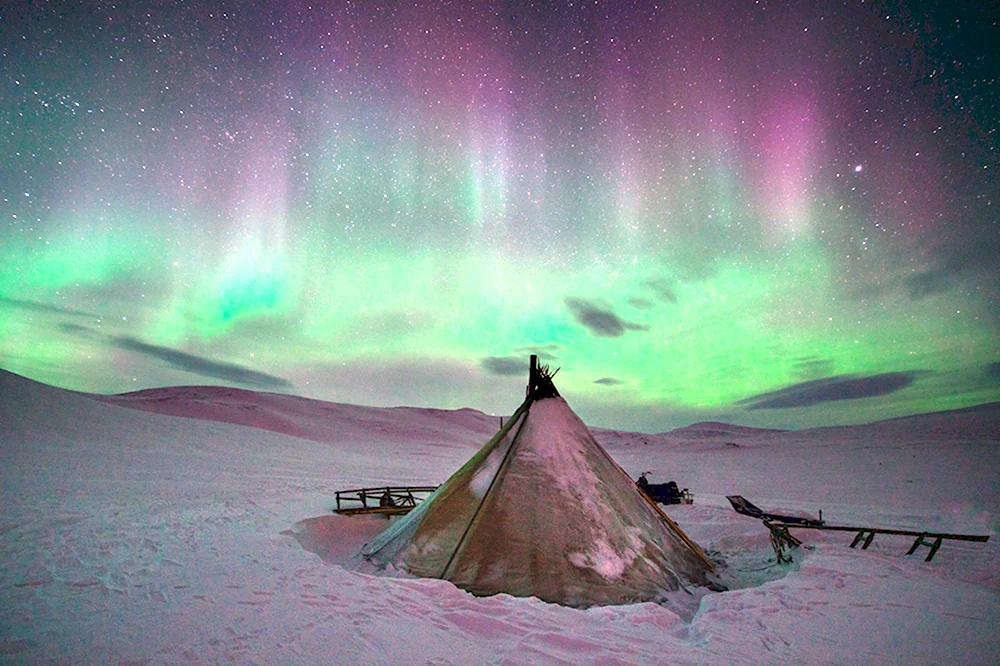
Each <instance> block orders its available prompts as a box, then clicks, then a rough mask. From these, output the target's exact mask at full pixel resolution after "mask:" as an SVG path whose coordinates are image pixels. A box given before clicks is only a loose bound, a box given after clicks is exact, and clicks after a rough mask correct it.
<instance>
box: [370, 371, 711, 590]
mask: <svg viewBox="0 0 1000 666" xmlns="http://www.w3.org/2000/svg"><path fill="white" fill-rule="evenodd" d="M362 555H363V557H364V558H365V559H367V560H368V561H369V562H372V563H373V564H375V565H377V566H388V565H392V566H394V567H396V568H399V569H403V570H405V571H407V572H409V573H411V574H413V575H415V576H422V577H428V578H443V579H446V580H449V581H451V582H453V583H454V584H455V585H457V586H458V587H461V588H463V589H465V590H468V591H469V592H472V593H473V594H477V595H490V594H497V593H500V592H505V593H507V594H511V595H514V596H522V597H527V596H534V597H538V598H540V599H543V600H545V601H550V602H554V603H560V604H564V605H568V606H578V607H585V606H593V605H601V604H621V603H632V602H637V601H645V600H650V599H653V598H654V597H657V596H659V595H661V594H663V593H664V592H667V591H671V590H677V589H679V588H681V587H683V586H684V585H685V584H687V583H689V582H690V583H694V584H703V583H705V582H706V578H705V576H706V573H707V571H708V570H709V569H710V568H711V563H710V562H709V561H708V560H707V559H705V556H704V555H703V554H702V553H701V551H700V550H699V549H698V547H697V546H696V545H694V543H693V542H691V541H690V539H688V538H687V537H686V536H685V535H684V534H683V532H681V531H680V528H679V527H677V526H676V524H674V523H673V522H672V521H670V519H669V518H667V517H666V515H665V514H663V512H662V511H660V510H659V509H658V507H656V506H655V505H653V504H652V503H651V502H650V501H648V499H647V498H645V497H644V496H643V495H642V494H641V493H640V492H639V490H638V489H637V488H636V486H635V484H634V482H633V481H632V479H631V478H630V477H629V476H628V474H627V473H626V472H625V471H624V470H622V469H621V467H619V466H618V465H617V464H616V463H615V462H614V460H612V459H611V457H610V456H609V455H608V453H607V452H606V451H605V450H604V449H603V448H602V447H601V445H600V444H598V443H597V441H596V440H595V439H594V437H593V435H592V434H591V433H590V431H589V430H588V429H587V426H586V425H584V423H583V422H582V421H581V420H580V418H579V417H578V416H577V415H576V414H575V413H574V412H573V410H572V409H570V407H569V405H568V404H567V403H566V401H565V400H563V399H562V398H561V397H560V396H559V393H558V392H557V391H556V389H555V386H554V385H553V384H552V382H551V377H550V376H548V373H547V371H546V369H542V370H541V371H536V370H535V359H534V357H532V378H531V380H530V382H529V386H528V397H527V398H526V399H525V401H524V403H523V404H522V405H521V406H520V407H519V408H518V410H517V411H516V412H515V413H514V415H513V416H512V417H511V418H510V420H508V422H507V423H506V424H505V425H504V426H503V427H502V428H501V429H500V431H499V432H498V433H497V434H496V435H495V436H494V437H493V439H491V440H490V441H489V442H488V443H487V444H486V445H485V446H484V447H483V448H482V449H480V450H479V451H478V452H477V453H476V454H475V455H474V456H473V457H472V458H471V459H470V460H469V461H468V462H467V463H466V464H465V465H463V466H462V468H461V469H459V470H458V471H457V472H456V473H455V474H454V475H452V477H451V478H450V479H448V480H447V481H446V482H445V483H444V484H443V485H442V486H441V487H440V488H438V489H437V491H435V492H434V493H433V494H432V495H431V496H430V497H428V498H427V499H426V500H425V501H424V502H422V503H421V504H420V505H419V506H417V508H415V509H414V510H413V511H411V512H410V513H409V514H407V515H406V516H405V517H404V518H401V519H400V520H399V521H398V522H396V523H394V524H392V525H391V526H390V527H389V528H388V529H386V530H385V531H384V532H382V534H380V535H379V536H378V537H377V538H376V539H375V540H374V541H372V542H371V543H369V544H367V545H366V546H365V548H364V549H363V550H362Z"/></svg>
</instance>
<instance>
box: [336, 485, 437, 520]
mask: <svg viewBox="0 0 1000 666" xmlns="http://www.w3.org/2000/svg"><path fill="white" fill-rule="evenodd" d="M437 489H438V486H381V487H378V488H357V489H355V490H338V491H337V508H336V509H334V510H333V512H334V513H339V514H340V515H342V516H354V515H358V514H369V513H378V514H382V515H385V516H402V515H403V514H406V513H409V512H410V511H412V510H413V509H414V508H415V507H416V506H417V504H418V503H420V502H422V501H424V500H425V499H427V496H428V495H430V494H431V493H433V492H434V491H435V490H437Z"/></svg>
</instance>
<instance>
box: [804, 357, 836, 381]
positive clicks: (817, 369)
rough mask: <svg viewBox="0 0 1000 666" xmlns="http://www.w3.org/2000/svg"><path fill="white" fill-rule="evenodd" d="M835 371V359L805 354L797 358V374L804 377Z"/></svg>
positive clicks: (823, 374)
mask: <svg viewBox="0 0 1000 666" xmlns="http://www.w3.org/2000/svg"><path fill="white" fill-rule="evenodd" d="M831 372H833V360H831V359H828V358H822V357H820V356H803V357H802V358H797V359H795V374H796V375H798V376H799V377H801V378H802V379H811V378H813V377H823V376H826V375H829V374H830V373H831Z"/></svg>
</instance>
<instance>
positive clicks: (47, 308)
mask: <svg viewBox="0 0 1000 666" xmlns="http://www.w3.org/2000/svg"><path fill="white" fill-rule="evenodd" d="M0 304H3V305H9V306H12V307H16V308H22V309H24V310H32V311H34V312H47V313H49V314H65V315H74V316H77V317H92V318H94V319H100V315H97V314H94V313H92V312H84V311H83V310H73V309H71V308H62V307H59V306H57V305H46V304H45V303H39V302H37V301H26V300H22V299H20V298H0Z"/></svg>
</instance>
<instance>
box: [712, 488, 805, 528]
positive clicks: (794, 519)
mask: <svg viewBox="0 0 1000 666" xmlns="http://www.w3.org/2000/svg"><path fill="white" fill-rule="evenodd" d="M726 499H727V500H729V503H730V504H732V505H733V509H735V510H736V513H742V514H743V515H744V516H750V517H751V518H757V519H758V520H770V521H773V522H779V523H783V524H785V525H800V526H802V527H817V526H820V525H823V524H824V523H823V512H822V511H820V512H819V518H802V517H800V516H783V515H781V514H779V513H767V512H765V511H764V510H763V509H761V508H760V507H758V506H756V505H754V504H753V503H751V502H750V500H748V499H746V498H745V497H743V496H741V495H726Z"/></svg>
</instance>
